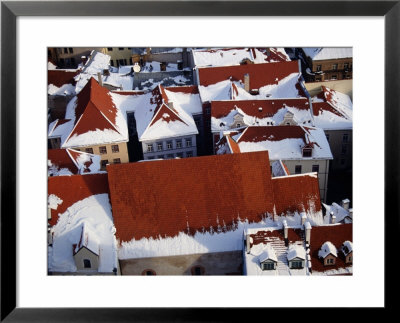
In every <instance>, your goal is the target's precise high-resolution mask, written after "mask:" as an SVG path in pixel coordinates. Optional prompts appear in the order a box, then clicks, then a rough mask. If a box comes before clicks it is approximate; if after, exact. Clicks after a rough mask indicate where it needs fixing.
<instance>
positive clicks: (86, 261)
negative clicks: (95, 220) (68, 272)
mask: <svg viewBox="0 0 400 323" xmlns="http://www.w3.org/2000/svg"><path fill="white" fill-rule="evenodd" d="M99 244H100V243H99V239H98V238H97V237H96V234H95V233H94V232H93V231H91V230H89V229H88V226H87V225H85V224H83V225H82V232H81V236H80V238H79V242H78V243H77V244H76V245H73V246H72V247H73V255H74V261H75V264H76V268H77V271H78V272H86V271H98V269H99V255H100V245H99Z"/></svg>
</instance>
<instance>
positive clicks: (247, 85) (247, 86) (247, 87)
mask: <svg viewBox="0 0 400 323" xmlns="http://www.w3.org/2000/svg"><path fill="white" fill-rule="evenodd" d="M243 82H244V89H245V91H246V92H250V75H249V74H248V73H247V74H244V75H243Z"/></svg>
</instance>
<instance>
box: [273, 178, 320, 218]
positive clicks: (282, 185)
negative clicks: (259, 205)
mask: <svg viewBox="0 0 400 323" xmlns="http://www.w3.org/2000/svg"><path fill="white" fill-rule="evenodd" d="M272 185H273V191H274V200H275V210H276V214H277V215H281V214H287V213H294V212H296V211H297V212H299V211H300V212H306V211H311V212H313V213H316V212H319V211H321V198H320V194H319V184H318V177H317V176H316V175H314V174H302V175H300V176H298V175H292V176H285V177H274V178H272Z"/></svg>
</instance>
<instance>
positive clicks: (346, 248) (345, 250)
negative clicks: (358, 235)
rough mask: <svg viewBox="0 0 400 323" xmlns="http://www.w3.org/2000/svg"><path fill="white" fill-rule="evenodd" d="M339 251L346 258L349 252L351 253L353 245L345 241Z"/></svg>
mask: <svg viewBox="0 0 400 323" xmlns="http://www.w3.org/2000/svg"><path fill="white" fill-rule="evenodd" d="M341 250H342V252H343V254H344V255H345V256H347V255H348V254H349V253H350V252H353V243H352V242H351V241H348V240H346V241H345V242H343V245H342V248H341Z"/></svg>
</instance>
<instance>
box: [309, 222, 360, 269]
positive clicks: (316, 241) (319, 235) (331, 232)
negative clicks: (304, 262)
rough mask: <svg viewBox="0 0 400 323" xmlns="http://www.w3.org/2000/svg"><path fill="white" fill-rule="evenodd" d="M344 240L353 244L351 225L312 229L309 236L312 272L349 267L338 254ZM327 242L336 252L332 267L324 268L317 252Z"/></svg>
mask: <svg viewBox="0 0 400 323" xmlns="http://www.w3.org/2000/svg"><path fill="white" fill-rule="evenodd" d="M346 240H348V241H351V242H353V224H352V223H348V224H338V225H326V226H316V227H312V229H311V236H310V255H311V263H312V270H313V271H318V272H323V271H326V270H331V269H338V268H344V267H348V266H351V264H345V262H344V259H343V258H342V257H341V255H340V252H339V250H340V248H341V246H342V244H343V242H345V241H346ZM327 241H330V242H332V244H333V245H334V246H335V247H336V249H337V251H338V257H337V258H336V264H335V265H333V266H324V264H323V262H322V260H321V259H320V258H319V257H318V252H319V250H320V249H321V246H322V245H323V244H324V243H325V242H327Z"/></svg>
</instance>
